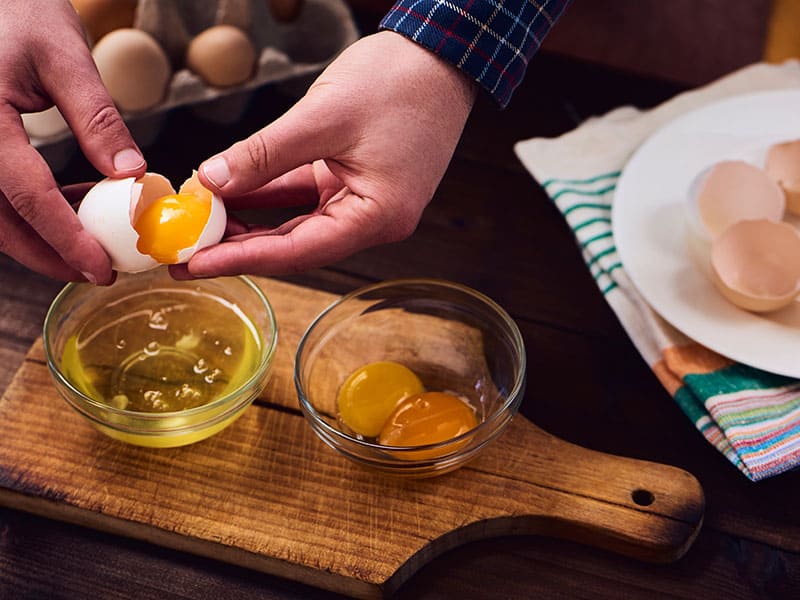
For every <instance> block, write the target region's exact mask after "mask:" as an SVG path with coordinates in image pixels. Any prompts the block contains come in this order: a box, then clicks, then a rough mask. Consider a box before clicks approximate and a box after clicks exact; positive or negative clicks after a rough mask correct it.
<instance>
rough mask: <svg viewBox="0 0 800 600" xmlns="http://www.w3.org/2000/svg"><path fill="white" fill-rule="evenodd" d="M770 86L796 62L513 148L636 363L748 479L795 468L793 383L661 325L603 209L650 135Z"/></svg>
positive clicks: (799, 415) (798, 456) (752, 69)
mask: <svg viewBox="0 0 800 600" xmlns="http://www.w3.org/2000/svg"><path fill="white" fill-rule="evenodd" d="M776 89H800V63H798V62H795V61H791V62H786V63H783V64H781V65H770V64H766V63H760V64H756V65H752V66H749V67H746V68H744V69H742V70H739V71H736V72H734V73H732V74H730V75H728V76H726V77H724V78H722V79H720V80H718V81H716V82H714V83H711V84H709V85H708V86H705V87H702V88H699V89H697V90H692V91H690V92H686V93H683V94H680V95H678V96H676V97H675V98H673V99H671V100H669V101H668V102H665V103H664V104H661V105H660V106H658V107H656V108H654V109H651V110H647V111H641V110H638V109H636V108H633V107H622V108H619V109H616V110H614V111H612V112H610V113H608V114H606V115H604V116H602V117H597V118H592V119H590V120H588V121H586V122H585V123H583V124H582V125H580V126H579V127H578V128H577V129H575V130H573V131H571V132H569V133H567V134H564V135H562V136H561V137H558V138H553V139H544V138H534V139H530V140H525V141H521V142H519V143H517V144H516V145H515V151H516V153H517V156H518V157H519V158H520V160H521V161H522V163H523V164H524V165H525V167H526V168H527V169H528V170H529V171H530V173H531V174H532V175H533V177H534V178H535V179H536V180H537V181H538V182H539V183H540V185H541V186H542V187H543V188H544V189H545V191H546V192H547V194H548V195H549V196H550V198H551V199H552V200H553V202H554V203H555V204H556V206H557V207H558V208H559V210H560V211H561V212H562V214H563V215H564V217H565V219H566V221H567V223H568V224H569V226H570V227H571V228H572V230H573V232H574V234H575V238H576V240H577V242H578V244H579V245H580V248H581V250H582V253H583V256H584V259H585V260H586V264H587V266H588V268H589V269H590V271H591V273H592V275H593V276H594V279H595V281H596V282H597V285H598V287H599V288H600V291H601V292H602V293H603V295H604V297H605V298H606V300H607V301H608V303H609V305H610V306H611V308H612V309H613V310H614V311H615V313H616V315H617V317H618V318H619V320H620V322H621V323H622V326H623V327H624V328H625V330H626V332H627V333H628V335H629V336H630V337H631V340H632V341H633V343H634V344H635V346H636V348H637V349H638V351H639V352H640V354H641V355H642V357H643V358H644V359H645V361H646V362H647V364H648V365H650V366H651V368H652V369H653V371H654V372H655V374H656V376H657V377H658V378H659V380H660V381H661V382H662V383H663V384H664V386H665V387H666V389H667V390H668V391H669V393H670V394H671V395H672V396H673V398H674V399H675V401H676V402H677V403H678V405H679V406H680V408H681V409H682V410H683V412H684V413H685V414H686V415H687V416H688V417H689V418H690V419H691V420H692V422H693V423H694V424H695V426H696V427H697V429H698V430H699V431H700V432H701V433H702V434H703V435H704V436H705V438H706V439H707V440H708V441H709V442H710V443H711V444H713V445H714V446H715V447H716V448H717V449H718V450H719V451H720V452H722V453H723V454H724V455H725V456H726V457H727V458H728V459H729V460H730V461H731V462H732V463H733V464H734V465H736V466H737V467H738V468H739V469H740V470H741V471H742V472H743V473H744V474H745V475H746V476H747V477H749V478H750V479H751V480H753V481H758V480H760V479H764V478H767V477H770V476H773V475H777V474H778V473H782V472H785V471H788V470H790V469H793V468H795V467H798V466H800V381H798V380H795V379H790V378H787V377H783V376H779V375H774V374H771V373H766V372H764V371H760V370H757V369H754V368H751V367H748V366H745V365H742V364H738V363H734V362H732V361H730V360H728V359H726V358H724V357H722V356H720V355H718V354H716V353H714V352H712V351H710V350H709V349H707V348H705V347H703V346H700V345H699V344H697V343H695V342H693V341H692V340H690V339H688V338H687V337H685V336H684V335H682V334H681V333H680V332H679V331H677V330H676V329H675V328H673V327H672V326H670V325H669V324H668V323H666V322H665V321H664V320H663V319H661V318H660V317H659V315H658V314H656V313H655V312H654V311H653V310H652V309H651V308H650V307H649V306H648V305H647V303H646V302H645V301H644V300H643V298H642V297H641V296H640V295H639V293H638V292H637V291H636V288H635V287H634V285H633V284H632V282H631V281H630V279H629V278H628V276H627V274H626V273H625V267H624V265H622V264H621V262H620V260H619V256H618V255H617V251H616V247H615V245H614V238H613V233H612V228H611V207H612V205H613V202H614V192H615V189H616V184H617V180H618V179H619V177H620V175H621V172H622V169H623V168H624V166H625V164H626V162H627V161H628V159H629V158H630V157H631V155H632V154H633V152H634V151H635V150H636V149H637V148H638V147H639V146H640V145H641V143H642V142H643V141H644V140H645V139H647V138H648V137H649V136H650V134H652V133H654V132H655V131H656V130H658V129H660V128H661V127H662V126H664V125H666V124H667V123H668V122H670V121H671V120H672V119H674V118H675V117H677V116H679V115H681V114H683V113H685V112H687V111H689V110H692V109H695V108H697V107H700V106H703V105H704V104H707V103H710V102H716V101H718V100H721V99H723V98H726V97H730V96H734V95H738V94H743V93H749V92H755V91H765V90H776ZM798 110H800V107H799V108H798Z"/></svg>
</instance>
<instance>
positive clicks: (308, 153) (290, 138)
mask: <svg viewBox="0 0 800 600" xmlns="http://www.w3.org/2000/svg"><path fill="white" fill-rule="evenodd" d="M324 104H325V102H324V101H321V99H320V98H318V97H317V96H315V95H311V94H307V95H306V96H304V97H303V98H302V99H301V100H300V101H298V103H297V104H295V105H294V106H293V107H292V108H291V109H290V110H289V111H287V112H286V113H285V114H284V115H282V116H281V117H280V118H278V119H277V120H276V121H273V122H272V123H271V124H269V125H267V126H266V127H265V128H263V129H261V130H260V131H258V132H256V133H254V134H253V135H251V136H250V137H248V138H246V139H244V140H242V141H240V142H236V143H235V144H234V145H233V146H231V147H230V148H228V149H227V150H225V151H224V152H221V153H220V154H217V155H216V156H213V157H211V158H209V159H208V160H206V161H205V162H203V163H202V164H201V165H200V168H199V169H198V172H199V175H200V180H201V182H202V183H203V185H205V186H206V187H208V188H209V189H212V190H216V191H217V192H219V193H220V194H221V195H224V196H237V195H241V194H244V193H247V192H250V191H253V190H256V189H258V188H260V187H261V186H263V185H264V184H266V183H268V182H270V181H272V180H273V179H275V178H276V177H279V176H281V175H284V174H285V173H288V172H289V171H291V170H293V169H295V168H297V167H300V166H302V165H305V164H308V163H312V162H314V161H315V160H318V159H325V158H331V157H333V156H336V154H337V153H338V151H339V150H340V149H341V148H343V147H344V144H345V143H346V141H345V138H344V136H343V135H342V133H343V132H346V131H348V128H349V127H348V125H347V124H346V123H345V122H344V121H343V120H341V119H337V116H336V115H332V114H331V113H330V111H324V110H323V108H322V106H323V105H324Z"/></svg>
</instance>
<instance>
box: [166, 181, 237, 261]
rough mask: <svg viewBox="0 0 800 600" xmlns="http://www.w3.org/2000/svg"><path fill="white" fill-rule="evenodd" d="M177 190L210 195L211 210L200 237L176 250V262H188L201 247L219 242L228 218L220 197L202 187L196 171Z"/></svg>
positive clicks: (185, 192) (183, 192) (182, 192)
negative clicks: (190, 244)
mask: <svg viewBox="0 0 800 600" xmlns="http://www.w3.org/2000/svg"><path fill="white" fill-rule="evenodd" d="M178 192H179V193H181V194H191V193H193V192H194V193H196V194H198V195H200V196H202V195H208V196H211V212H210V213H209V215H208V221H206V226H205V227H204V228H203V231H202V233H201V234H200V237H199V238H197V242H196V243H195V244H194V245H193V246H190V247H188V248H184V249H183V250H181V251H180V252H178V263H185V262H189V259H190V258H192V257H193V256H194V255H195V254H196V253H197V252H198V251H200V250H202V249H203V248H207V247H209V246H213V245H214V244H218V243H219V241H220V240H221V239H222V236H223V235H225V227H226V225H227V223H228V218H227V212H226V211H225V203H224V202H223V201H222V198H220V197H219V196H217V195H216V194H212V193H211V191H210V190H209V189H208V188H205V187H203V184H202V183H200V180H199V179H198V178H197V172H196V171H195V172H194V173H192V176H191V177H189V179H187V180H186V181H184V182H183V184H182V185H181V187H180V189H179V190H178Z"/></svg>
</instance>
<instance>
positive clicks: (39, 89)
mask: <svg viewBox="0 0 800 600" xmlns="http://www.w3.org/2000/svg"><path fill="white" fill-rule="evenodd" d="M53 104H55V105H56V106H58V108H59V110H60V111H61V114H62V115H63V116H64V118H65V120H66V121H67V123H68V124H69V126H70V128H71V129H72V131H73V132H74V134H75V137H76V138H77V140H78V143H79V144H80V146H81V148H82V150H83V152H84V154H85V155H86V157H87V158H88V159H89V161H90V162H91V163H92V164H93V165H94V166H95V167H96V168H97V169H98V170H99V171H100V172H101V173H103V174H104V175H107V176H111V177H130V176H136V177H138V176H140V175H142V174H144V172H145V168H146V165H145V161H144V158H142V155H141V152H140V151H139V149H138V148H137V146H136V144H135V142H134V141H133V139H132V138H131V136H130V133H129V132H128V130H127V128H126V126H125V124H124V123H123V121H122V118H121V117H120V115H119V113H118V112H117V109H116V108H115V107H114V103H113V102H112V100H111V98H110V97H109V95H108V93H107V92H106V90H105V88H104V87H103V84H102V82H101V80H100V76H99V75H98V73H97V69H96V68H95V65H94V61H93V60H92V57H91V54H90V52H89V49H88V46H87V44H86V40H85V39H84V35H83V30H82V28H81V24H80V21H79V20H78V15H77V13H76V12H75V10H74V9H73V8H72V6H71V5H70V3H69V2H68V1H67V0H8V1H6V2H3V8H2V11H0V140H2V141H3V151H2V153H0V252H2V253H4V254H8V255H9V256H11V257H12V258H14V259H15V260H17V261H18V262H20V263H22V264H24V265H26V266H28V267H29V268H31V269H33V270H35V271H38V272H40V273H43V274H45V275H48V276H50V277H53V278H56V279H61V280H76V281H83V280H89V281H92V282H95V283H99V284H106V283H110V282H111V281H112V279H113V273H112V271H111V262H110V261H109V258H108V256H107V255H106V253H105V251H104V250H103V249H102V247H101V246H100V244H98V243H97V241H95V240H94V238H92V237H91V236H90V235H89V234H88V233H87V232H86V231H84V230H83V228H82V227H81V224H80V222H79V221H78V218H77V216H76V215H75V211H74V210H73V209H72V207H71V206H70V205H69V203H68V202H67V200H66V199H65V198H64V195H63V194H62V193H61V191H60V190H59V188H58V185H57V184H56V182H55V180H54V178H53V174H52V173H51V171H50V169H49V167H48V166H47V163H46V162H45V161H44V159H43V158H42V157H41V155H40V154H39V153H38V152H37V151H36V149H35V148H34V147H33V146H31V145H30V143H29V141H28V136H27V134H26V133H25V129H24V127H23V125H22V120H21V118H20V113H26V112H37V111H41V110H45V109H46V108H49V107H50V106H52V105H53Z"/></svg>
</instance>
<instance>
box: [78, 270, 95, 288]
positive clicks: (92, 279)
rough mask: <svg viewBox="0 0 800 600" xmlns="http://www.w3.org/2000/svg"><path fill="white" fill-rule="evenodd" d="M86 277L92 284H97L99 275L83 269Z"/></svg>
mask: <svg viewBox="0 0 800 600" xmlns="http://www.w3.org/2000/svg"><path fill="white" fill-rule="evenodd" d="M81 273H82V274H83V276H84V277H86V279H87V280H88V282H89V283H91V284H92V285H97V277H95V276H94V275H92V274H91V273H89V272H88V271H81Z"/></svg>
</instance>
